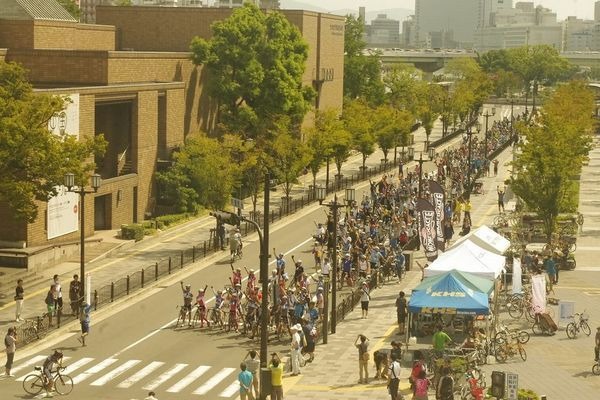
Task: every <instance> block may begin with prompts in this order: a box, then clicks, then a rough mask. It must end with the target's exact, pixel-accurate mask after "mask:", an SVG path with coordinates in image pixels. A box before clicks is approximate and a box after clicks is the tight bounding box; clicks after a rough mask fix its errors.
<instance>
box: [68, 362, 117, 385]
mask: <svg viewBox="0 0 600 400" xmlns="http://www.w3.org/2000/svg"><path fill="white" fill-rule="evenodd" d="M117 361H119V360H117V359H116V358H107V359H106V360H103V361H101V362H100V363H99V364H96V365H94V366H93V367H92V368H90V369H88V370H87V371H85V372H82V373H81V374H79V375H77V376H76V377H74V378H73V383H74V384H75V385H77V384H78V383H81V382H83V381H84V380H86V379H87V378H89V377H91V376H92V375H94V374H97V373H98V372H100V371H102V370H103V369H105V368H106V367H110V366H111V365H113V364H114V363H116V362H117Z"/></svg>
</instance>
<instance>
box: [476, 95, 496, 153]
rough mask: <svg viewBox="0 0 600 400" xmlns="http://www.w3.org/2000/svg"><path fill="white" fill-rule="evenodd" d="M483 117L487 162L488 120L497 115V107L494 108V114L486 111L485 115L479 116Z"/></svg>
mask: <svg viewBox="0 0 600 400" xmlns="http://www.w3.org/2000/svg"><path fill="white" fill-rule="evenodd" d="M479 115H481V116H482V117H484V118H485V143H484V146H485V151H484V157H485V159H486V160H487V155H488V120H489V118H490V117H493V116H494V115H496V107H492V113H491V114H490V112H489V111H487V110H486V111H485V113H481V114H479Z"/></svg>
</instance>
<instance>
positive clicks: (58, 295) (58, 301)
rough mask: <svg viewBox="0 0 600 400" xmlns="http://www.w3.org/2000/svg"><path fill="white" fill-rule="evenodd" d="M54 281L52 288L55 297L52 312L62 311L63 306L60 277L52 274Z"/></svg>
mask: <svg viewBox="0 0 600 400" xmlns="http://www.w3.org/2000/svg"><path fill="white" fill-rule="evenodd" d="M52 281H53V282H54V290H55V298H54V312H55V313H57V314H58V313H62V307H63V298H62V285H61V284H60V279H59V277H58V275H54V277H53V278H52Z"/></svg>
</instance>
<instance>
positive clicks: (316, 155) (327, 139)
mask: <svg viewBox="0 0 600 400" xmlns="http://www.w3.org/2000/svg"><path fill="white" fill-rule="evenodd" d="M338 114H339V112H338V110H336V109H328V110H323V111H318V110H317V112H316V114H315V124H314V126H313V127H311V128H309V129H308V132H307V135H306V145H307V147H308V152H309V155H310V158H309V161H308V168H309V169H310V172H311V174H312V177H313V187H316V185H317V174H318V173H319V170H320V169H321V166H322V165H323V164H324V163H326V162H327V163H328V162H329V160H330V158H331V156H332V151H333V149H332V143H331V137H335V136H336V131H338V130H343V129H344V126H343V123H342V121H341V120H340V118H339V115H338ZM327 172H329V171H327ZM327 181H329V176H328V177H327Z"/></svg>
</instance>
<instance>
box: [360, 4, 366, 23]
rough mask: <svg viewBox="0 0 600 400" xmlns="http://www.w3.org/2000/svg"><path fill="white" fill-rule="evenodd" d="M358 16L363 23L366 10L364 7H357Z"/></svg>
mask: <svg viewBox="0 0 600 400" xmlns="http://www.w3.org/2000/svg"><path fill="white" fill-rule="evenodd" d="M358 18H359V19H360V20H361V21H362V22H363V23H365V22H366V21H367V20H366V18H367V10H366V9H365V8H364V7H358Z"/></svg>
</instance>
